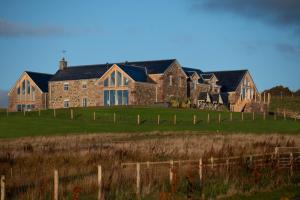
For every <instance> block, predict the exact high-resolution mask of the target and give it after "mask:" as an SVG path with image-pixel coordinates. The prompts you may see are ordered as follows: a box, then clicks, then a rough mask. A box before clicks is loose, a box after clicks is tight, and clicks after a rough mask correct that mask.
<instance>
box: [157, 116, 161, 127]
mask: <svg viewBox="0 0 300 200" xmlns="http://www.w3.org/2000/svg"><path fill="white" fill-rule="evenodd" d="M159 124H160V115H157V125H159Z"/></svg>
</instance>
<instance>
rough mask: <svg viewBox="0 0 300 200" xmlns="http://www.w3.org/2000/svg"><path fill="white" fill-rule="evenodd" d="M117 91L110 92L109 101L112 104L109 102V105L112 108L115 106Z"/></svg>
mask: <svg viewBox="0 0 300 200" xmlns="http://www.w3.org/2000/svg"><path fill="white" fill-rule="evenodd" d="M115 92H116V91H115V90H110V91H109V100H110V102H109V105H111V106H113V105H115V98H116V97H115Z"/></svg>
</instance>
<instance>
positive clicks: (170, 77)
mask: <svg viewBox="0 0 300 200" xmlns="http://www.w3.org/2000/svg"><path fill="white" fill-rule="evenodd" d="M172 81H173V77H172V75H170V76H169V86H172Z"/></svg>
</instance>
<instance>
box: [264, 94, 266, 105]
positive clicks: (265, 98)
mask: <svg viewBox="0 0 300 200" xmlns="http://www.w3.org/2000/svg"><path fill="white" fill-rule="evenodd" d="M265 103H266V93H265V92H264V104H265Z"/></svg>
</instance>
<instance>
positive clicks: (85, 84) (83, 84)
mask: <svg viewBox="0 0 300 200" xmlns="http://www.w3.org/2000/svg"><path fill="white" fill-rule="evenodd" d="M82 89H87V82H86V81H84V82H82Z"/></svg>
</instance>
